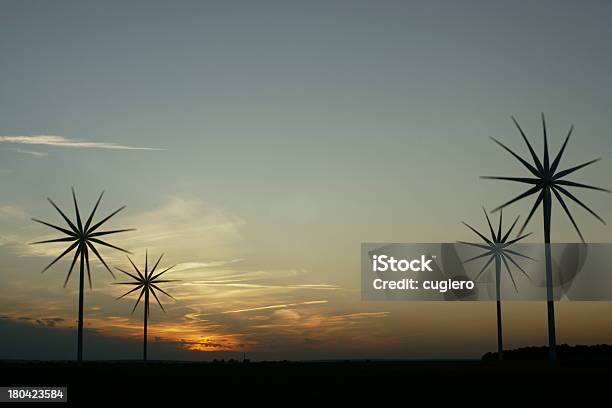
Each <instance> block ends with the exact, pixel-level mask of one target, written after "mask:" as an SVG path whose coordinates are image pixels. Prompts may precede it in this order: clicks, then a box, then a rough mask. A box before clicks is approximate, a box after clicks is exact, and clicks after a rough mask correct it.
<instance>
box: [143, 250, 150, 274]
mask: <svg viewBox="0 0 612 408" xmlns="http://www.w3.org/2000/svg"><path fill="white" fill-rule="evenodd" d="M148 273H149V250H148V249H145V270H144V275H145V278H146V277H147V274H148Z"/></svg>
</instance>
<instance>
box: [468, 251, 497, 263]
mask: <svg viewBox="0 0 612 408" xmlns="http://www.w3.org/2000/svg"><path fill="white" fill-rule="evenodd" d="M492 253H493V251H488V252H485V253H482V254H480V255H476V256H474V257H472V258H470V259H466V260H465V261H463V262H461V264H462V265H463V264H466V263H468V262H472V261H474V260H476V259H480V258H484V257H485V256H488V255H491V254H492Z"/></svg>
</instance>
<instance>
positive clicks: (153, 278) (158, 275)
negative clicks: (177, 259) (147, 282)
mask: <svg viewBox="0 0 612 408" xmlns="http://www.w3.org/2000/svg"><path fill="white" fill-rule="evenodd" d="M175 266H176V265H172V266H170V267H168V268H166V269H164V270H163V271H161V272H160V273H158V274H157V275H155V276H153V277H152V278H151V280H155V279H157V278H159V277H160V276H162V275H163V274H164V273H166V272H168V271H169V270H170V269H172V268H174V267H175Z"/></svg>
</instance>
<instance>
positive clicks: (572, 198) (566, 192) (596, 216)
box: [553, 186, 606, 225]
mask: <svg viewBox="0 0 612 408" xmlns="http://www.w3.org/2000/svg"><path fill="white" fill-rule="evenodd" d="M553 189H556V190H559V191H560V192H561V193H563V194H565V195H566V196H567V197H568V198H569V199H571V200H573V201H574V202H575V203H576V204H578V205H579V206H581V207H582V208H584V209H585V210H587V211H588V212H589V213H591V215H593V216H594V217H595V218H597V219H598V220H599V221H601V223H602V224H604V225H606V221H605V220H604V219H603V218H601V217H600V216H599V215H597V214H596V213H595V211H593V210H591V209H590V208H589V207H587V206H586V204H584V203H583V202H582V201H580V200H579V199H578V198H576V196H574V195H573V194H572V193H570V192H569V191H567V190H566V189H564V188H563V187H561V186H554V187H553Z"/></svg>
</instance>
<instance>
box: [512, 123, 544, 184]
mask: <svg viewBox="0 0 612 408" xmlns="http://www.w3.org/2000/svg"><path fill="white" fill-rule="evenodd" d="M511 118H512V121H513V122H514V124H515V125H516V128H517V129H518V130H519V132H520V133H521V136H522V137H523V140H524V141H525V143H526V144H527V148H528V149H529V153H530V154H531V158H532V159H533V162H534V163H535V165H536V167H537V168H538V170H539V171H540V173H543V172H544V168H543V167H542V163H540V159H539V158H538V155H537V154H536V152H535V151H534V150H533V147H532V146H531V143H529V140H528V139H527V136H525V132H523V129H522V128H521V126H520V125H519V124H518V122H517V120H516V118H515V117H514V116H511Z"/></svg>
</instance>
